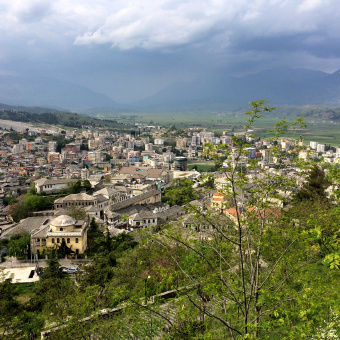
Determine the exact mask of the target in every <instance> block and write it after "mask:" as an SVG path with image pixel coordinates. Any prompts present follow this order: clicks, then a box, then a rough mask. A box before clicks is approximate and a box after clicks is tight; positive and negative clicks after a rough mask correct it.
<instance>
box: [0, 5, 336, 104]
mask: <svg viewBox="0 0 340 340" xmlns="http://www.w3.org/2000/svg"><path fill="white" fill-rule="evenodd" d="M0 20H1V22H2V25H1V27H0V44H1V50H0V72H1V73H23V72H26V73H40V74H43V75H48V76H50V77H57V78H61V79H67V80H69V81H73V82H78V83H82V85H86V86H88V87H91V88H92V89H94V90H98V91H101V92H105V93H106V94H108V95H111V96H112V97H114V99H118V100H120V99H122V100H128V99H129V98H130V99H134V98H140V97H142V96H145V95H148V94H152V93H154V92H155V91H157V89H159V88H161V87H162V86H165V85H166V84H169V83H171V82H174V81H182V80H187V79H193V78H194V77H196V76H198V75H202V74H205V73H211V72H214V71H215V72H216V70H222V69H223V71H224V72H234V73H239V74H242V73H243V74H244V73H247V72H254V71H257V70H260V69H263V68H267V67H275V66H280V65H284V66H291V67H306V68H313V69H320V70H324V71H328V72H331V71H333V70H336V69H338V68H339V65H340V63H339V62H340V41H339V40H340V39H339V37H338V32H339V28H340V27H339V26H340V24H339V22H340V6H338V1H337V0H303V1H296V0H252V1H249V0H228V1H227V0H195V1H189V0H187V1H186V0H163V1H159V0H143V1H140V0H132V1H128V2H127V1H125V0H115V1H110V0H96V1H93V0H74V1H69V0H12V1H10V2H9V1H7V0H0Z"/></svg>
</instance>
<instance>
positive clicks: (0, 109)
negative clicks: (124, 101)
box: [0, 104, 126, 128]
mask: <svg viewBox="0 0 340 340" xmlns="http://www.w3.org/2000/svg"><path fill="white" fill-rule="evenodd" d="M0 119H5V120H13V121H18V122H30V123H44V124H52V125H62V126H68V127H74V128H81V127H82V126H83V125H89V126H93V127H108V128H109V127H111V128H126V126H125V125H124V124H120V123H117V122H116V121H114V120H101V119H97V118H91V117H87V116H82V115H79V114H76V113H71V112H62V111H58V110H49V109H44V108H41V107H25V106H20V107H18V106H10V105H5V104H0Z"/></svg>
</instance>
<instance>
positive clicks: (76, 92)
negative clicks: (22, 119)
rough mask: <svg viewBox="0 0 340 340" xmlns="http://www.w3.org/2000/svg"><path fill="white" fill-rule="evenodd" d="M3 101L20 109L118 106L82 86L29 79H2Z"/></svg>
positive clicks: (37, 78)
mask: <svg viewBox="0 0 340 340" xmlns="http://www.w3.org/2000/svg"><path fill="white" fill-rule="evenodd" d="M0 102H2V103H6V104H8V105H16V106H43V107H49V108H55V109H58V110H62V111H65V110H84V109H89V108H93V107H100V106H110V107H115V106H117V105H118V104H117V103H115V102H114V101H113V100H112V99H110V98H109V97H107V96H105V95H103V94H99V93H96V92H94V91H91V90H89V89H88V88H86V87H84V86H81V85H77V84H73V83H69V82H65V81H61V80H57V79H51V78H47V77H28V76H0Z"/></svg>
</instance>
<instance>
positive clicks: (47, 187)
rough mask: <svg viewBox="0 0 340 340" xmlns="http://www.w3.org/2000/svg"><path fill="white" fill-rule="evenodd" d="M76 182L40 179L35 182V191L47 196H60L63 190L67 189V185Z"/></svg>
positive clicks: (64, 179)
mask: <svg viewBox="0 0 340 340" xmlns="http://www.w3.org/2000/svg"><path fill="white" fill-rule="evenodd" d="M74 181H75V180H70V179H67V178H59V179H48V178H40V179H38V180H36V181H35V182H34V185H35V190H36V191H37V194H41V193H43V192H44V193H45V194H47V195H48V194H58V193H60V192H61V191H62V190H63V189H66V188H67V183H69V182H74Z"/></svg>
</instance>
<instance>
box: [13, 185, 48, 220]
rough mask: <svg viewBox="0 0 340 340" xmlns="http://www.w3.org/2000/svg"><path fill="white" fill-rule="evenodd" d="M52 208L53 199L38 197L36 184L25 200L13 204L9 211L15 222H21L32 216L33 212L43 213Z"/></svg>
mask: <svg viewBox="0 0 340 340" xmlns="http://www.w3.org/2000/svg"><path fill="white" fill-rule="evenodd" d="M52 207H53V199H52V198H47V197H43V196H40V195H38V194H37V193H36V190H35V187H34V184H32V186H31V187H30V189H29V190H28V192H27V194H26V195H25V197H24V199H23V200H22V201H21V202H19V203H14V204H12V205H11V207H10V210H9V211H10V214H11V216H12V218H13V220H14V221H15V222H19V221H20V220H21V219H24V218H26V217H28V216H30V214H31V213H32V212H33V211H42V210H46V209H51V208H52Z"/></svg>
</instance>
